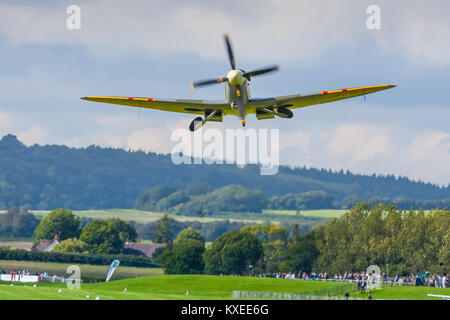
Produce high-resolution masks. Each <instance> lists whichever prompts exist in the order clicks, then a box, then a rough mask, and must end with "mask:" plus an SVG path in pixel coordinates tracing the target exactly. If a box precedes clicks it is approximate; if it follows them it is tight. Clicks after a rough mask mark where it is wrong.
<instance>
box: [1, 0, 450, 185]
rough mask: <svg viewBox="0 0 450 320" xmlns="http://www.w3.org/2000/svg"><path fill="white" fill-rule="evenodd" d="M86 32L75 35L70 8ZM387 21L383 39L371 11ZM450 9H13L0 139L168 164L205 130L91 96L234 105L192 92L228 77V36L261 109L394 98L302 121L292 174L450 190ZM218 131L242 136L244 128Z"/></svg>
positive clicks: (281, 124) (283, 155) (322, 110)
mask: <svg viewBox="0 0 450 320" xmlns="http://www.w3.org/2000/svg"><path fill="white" fill-rule="evenodd" d="M71 5H76V6H78V7H79V8H80V13H81V16H80V27H81V29H72V30H71V29H68V28H67V20H68V19H69V18H70V16H71V14H70V13H69V14H68V13H67V8H68V7H69V6H71ZM371 5H376V6H377V7H378V8H379V9H380V16H379V17H380V26H381V29H376V30H370V29H369V28H368V27H367V20H368V19H369V18H370V17H371V13H368V12H367V9H368V7H369V6H371ZM448 12H450V2H449V1H446V0H442V1H441V0H434V1H432V2H429V1H428V2H427V1H419V0H397V1H384V0H371V1H366V0H340V1H335V0H318V1H317V0H316V1H313V0H293V1H283V0H281V1H280V0H261V1H242V0H241V1H230V0H229V1H199V0H192V1H177V0H175V1H156V0H150V1H149V0H146V1H145V0H130V1H115V0H97V1H96V0H85V1H75V0H72V1H50V0H41V1H25V0H19V1H17V0H14V1H13V0H11V1H9V0H0V136H3V135H5V134H8V133H10V134H14V135H17V136H18V138H19V139H20V140H21V141H23V142H24V143H25V144H26V145H33V144H40V145H46V144H66V145H69V146H74V147H85V146H89V145H93V144H94V145H99V146H104V147H114V148H124V149H126V150H128V149H131V150H145V151H152V152H157V153H169V152H171V150H172V148H173V146H174V145H175V144H176V142H174V141H171V133H172V132H173V130H175V129H177V128H187V126H188V125H189V123H190V122H191V121H192V119H193V118H194V117H193V116H192V115H189V114H174V113H168V112H162V111H157V110H147V109H141V110H139V109H136V108H127V107H125V106H115V105H107V104H96V103H91V102H86V101H83V100H80V99H79V98H80V97H83V96H89V95H101V96H103V95H105V96H108V95H113V96H140V97H153V98H193V99H213V100H217V99H223V98H224V87H223V86H222V85H220V86H219V85H217V86H211V87H207V88H201V89H196V90H191V89H190V87H189V83H190V82H191V81H195V80H200V79H205V78H206V79H207V78H215V77H222V76H224V75H225V74H226V72H227V71H228V70H229V68H230V67H229V62H228V58H227V55H226V50H225V46H224V41H223V38H222V37H223V34H224V33H228V34H229V35H230V37H231V41H232V45H233V48H234V54H235V59H236V63H237V66H238V67H239V68H242V69H244V70H252V69H254V68H258V67H263V66H267V65H271V64H280V65H281V69H280V71H279V72H277V73H274V74H270V75H267V76H261V77H258V78H254V79H252V81H251V94H252V96H253V97H269V96H279V95H289V94H297V93H309V92H318V91H323V90H333V89H341V88H349V87H358V86H366V85H378V84H395V85H397V87H396V88H394V89H391V90H387V91H383V92H380V93H376V94H373V95H368V96H367V97H366V100H364V99H363V98H362V97H360V98H355V99H350V100H344V101H340V102H334V103H330V104H323V105H318V106H311V107H308V108H303V109H297V110H295V112H294V118H293V119H288V120H287V119H273V120H264V121H257V120H256V119H255V118H254V117H252V116H250V117H249V118H248V122H247V128H258V129H263V128H267V129H279V130H280V148H281V150H280V162H281V164H286V165H291V166H307V167H315V168H330V169H333V170H340V169H344V170H350V171H352V172H358V173H363V174H372V173H377V174H394V175H396V176H406V177H409V178H411V179H414V180H421V181H425V182H432V183H436V184H439V185H443V186H447V185H448V184H449V183H450V126H449V120H450V105H449V102H448V95H447V93H448V92H449V89H450V88H449V84H450V72H449V71H450V42H449V41H448V37H449V35H450V20H449V19H448ZM206 127H208V128H218V129H220V130H225V129H226V128H229V129H231V128H239V127H240V123H239V121H238V119H237V118H235V117H229V118H225V119H224V122H223V123H219V124H217V123H208V124H207V125H206Z"/></svg>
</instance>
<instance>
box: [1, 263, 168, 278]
mask: <svg viewBox="0 0 450 320" xmlns="http://www.w3.org/2000/svg"><path fill="white" fill-rule="evenodd" d="M71 265H73V263H56V262H35V261H14V260H0V269H1V268H3V269H5V270H7V271H9V270H30V271H32V272H36V271H37V272H39V273H41V272H48V274H49V275H50V276H52V275H54V274H56V275H58V276H65V277H67V274H66V271H67V267H68V266H71ZM78 266H79V267H80V269H81V278H82V279H83V280H84V281H100V280H104V279H105V277H106V274H107V273H108V269H109V265H108V266H99V265H89V264H78ZM161 274H163V271H162V269H161V268H138V267H127V266H120V268H118V269H117V270H116V272H115V273H114V275H113V278H112V279H113V280H114V279H117V280H119V279H127V278H136V277H144V276H151V275H161Z"/></svg>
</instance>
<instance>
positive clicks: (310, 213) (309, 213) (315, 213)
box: [262, 209, 348, 219]
mask: <svg viewBox="0 0 450 320" xmlns="http://www.w3.org/2000/svg"><path fill="white" fill-rule="evenodd" d="M346 212H348V210H334V209H326V210H298V211H297V210H263V211H262V213H263V214H270V215H286V216H297V214H298V215H299V216H300V217H302V216H303V217H314V218H328V219H332V218H339V217H340V216H342V215H344V214H345V213H346Z"/></svg>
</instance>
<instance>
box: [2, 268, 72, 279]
mask: <svg viewBox="0 0 450 320" xmlns="http://www.w3.org/2000/svg"><path fill="white" fill-rule="evenodd" d="M0 273H1V274H2V275H5V274H7V275H10V276H11V278H9V277H8V280H9V281H21V278H22V277H24V276H37V277H38V282H41V281H46V282H59V281H61V282H66V280H67V279H66V278H64V277H58V276H57V275H56V274H54V275H53V276H50V275H49V274H48V272H37V271H34V272H32V271H30V270H9V271H6V270H5V269H3V268H2V269H1V270H0Z"/></svg>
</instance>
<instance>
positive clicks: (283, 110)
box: [278, 107, 294, 119]
mask: <svg viewBox="0 0 450 320" xmlns="http://www.w3.org/2000/svg"><path fill="white" fill-rule="evenodd" d="M278 112H279V113H282V114H284V115H286V116H287V118H288V119H291V118H292V117H293V116H294V113H293V112H292V111H291V110H289V109H288V108H285V107H280V108H278Z"/></svg>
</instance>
